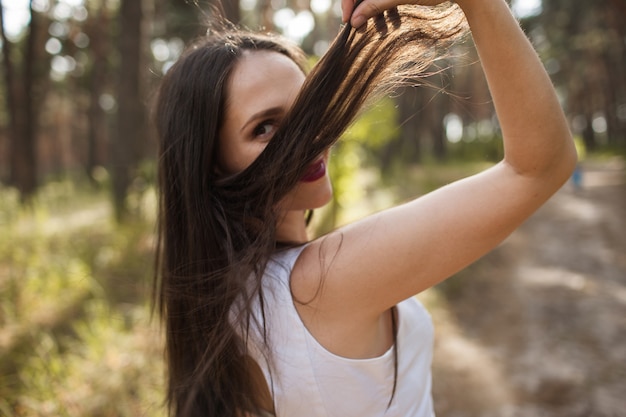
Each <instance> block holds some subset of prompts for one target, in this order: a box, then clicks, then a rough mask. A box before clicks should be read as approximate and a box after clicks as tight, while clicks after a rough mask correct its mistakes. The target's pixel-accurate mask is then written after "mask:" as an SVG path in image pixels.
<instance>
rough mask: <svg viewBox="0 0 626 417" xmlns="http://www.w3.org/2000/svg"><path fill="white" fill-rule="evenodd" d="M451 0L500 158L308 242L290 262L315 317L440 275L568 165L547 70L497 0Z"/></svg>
mask: <svg viewBox="0 0 626 417" xmlns="http://www.w3.org/2000/svg"><path fill="white" fill-rule="evenodd" d="M402 3H406V1H405V2H402V1H397V0H365V1H363V2H362V3H360V4H359V6H358V7H357V8H356V9H355V10H354V12H353V13H352V7H353V6H352V5H353V1H352V0H343V7H344V18H345V19H347V17H348V16H350V14H351V13H352V14H351V17H350V19H351V22H352V23H353V25H354V26H358V25H359V23H360V21H361V20H362V19H363V18H369V17H372V16H373V15H374V14H376V13H377V12H379V11H381V10H385V9H388V8H390V7H393V6H396V5H398V4H402ZM415 3H418V4H434V3H439V2H438V1H430V2H429V3H428V2H415ZM457 3H458V5H459V6H460V7H461V8H462V9H463V11H464V12H465V15H466V17H467V20H468V22H469V25H470V28H471V30H472V35H473V37H474V41H475V44H476V47H477V49H478V52H479V56H480V59H481V63H482V66H483V68H484V71H485V74H486V77H487V81H488V84H489V88H490V91H491V95H492V98H493V101H494V104H495V108H496V112H497V115H498V119H499V122H500V126H501V129H502V133H503V136H504V149H505V156H504V159H503V161H501V162H500V163H499V164H497V165H496V166H494V167H492V168H490V169H488V170H486V171H484V172H482V173H480V174H478V175H475V176H472V177H469V178H466V179H463V180H461V181H458V182H455V183H453V184H450V185H448V186H445V187H442V188H440V189H439V190H436V191H434V192H432V193H430V194H428V195H426V196H423V197H420V198H418V199H416V200H414V201H411V202H409V203H406V204H403V205H401V206H398V207H395V208H392V209H389V210H385V211H383V212H380V213H378V214H375V215H373V216H370V217H368V218H366V219H364V220H361V221H359V222H357V223H354V224H352V225H350V226H347V227H345V228H342V229H339V230H338V231H336V232H334V233H331V234H329V235H327V236H325V237H323V238H321V239H319V240H316V241H314V242H312V243H311V244H310V245H309V246H308V247H307V249H306V250H305V251H304V252H303V254H302V255H301V257H300V259H299V260H298V262H297V264H296V268H295V269H294V273H293V275H292V289H293V291H294V296H295V298H296V299H297V300H313V301H312V302H311V303H310V306H311V307H312V308H314V309H315V310H316V311H317V313H316V314H317V315H318V316H319V318H320V319H321V320H325V317H337V315H341V316H342V317H346V319H347V320H350V319H354V320H359V318H363V317H371V318H375V317H378V316H379V315H380V314H381V313H382V312H383V311H385V310H386V309H388V308H390V307H391V306H393V305H395V304H396V303H398V302H399V301H401V300H403V299H406V298H408V297H410V296H412V295H414V294H417V293H419V292H420V291H423V290H425V289H427V288H429V287H431V286H433V285H435V284H437V283H438V282H440V281H442V280H444V279H446V278H448V277H449V276H451V275H452V274H454V273H456V272H457V271H459V270H460V269H462V268H464V267H465V266H467V265H468V264H470V263H472V262H474V261H475V260H476V259H478V258H479V257H481V256H482V255H484V254H485V253H487V252H488V251H489V250H491V249H492V248H494V247H495V246H496V245H497V244H498V243H500V242H501V241H502V240H503V239H504V238H505V237H506V236H508V235H509V234H510V233H511V232H512V231H513V230H514V229H515V228H516V227H518V226H519V225H520V224H521V223H522V222H523V221H524V220H525V219H526V218H528V217H529V216H530V215H531V214H532V213H533V212H534V211H535V210H536V209H537V208H538V207H540V206H541V205H542V204H543V203H544V202H545V201H546V200H547V199H548V198H549V197H550V196H551V195H552V194H553V193H555V192H556V191H557V190H558V189H559V188H560V187H561V186H562V185H563V183H564V182H565V181H566V180H567V178H568V177H569V176H570V174H571V172H572V170H573V168H574V165H575V163H576V152H575V149H574V146H573V143H572V140H571V136H570V133H569V129H568V127H567V122H566V120H565V117H564V115H563V113H562V111H561V108H560V106H559V103H558V100H557V97H556V94H555V92H554V89H553V87H552V84H551V82H550V79H549V77H548V76H547V74H546V72H545V71H544V69H543V66H542V64H541V62H540V60H539V58H538V57H537V54H536V53H535V51H534V50H533V48H532V46H531V44H530V42H529V41H528V39H527V38H526V36H525V35H524V33H523V32H522V30H521V29H520V27H519V25H518V23H517V21H516V20H515V18H514V17H513V16H512V14H511V12H510V10H509V8H508V6H507V4H506V3H505V1H504V0H458V1H457ZM320 277H322V278H321V279H322V280H323V284H321V287H320ZM320 288H321V289H320Z"/></svg>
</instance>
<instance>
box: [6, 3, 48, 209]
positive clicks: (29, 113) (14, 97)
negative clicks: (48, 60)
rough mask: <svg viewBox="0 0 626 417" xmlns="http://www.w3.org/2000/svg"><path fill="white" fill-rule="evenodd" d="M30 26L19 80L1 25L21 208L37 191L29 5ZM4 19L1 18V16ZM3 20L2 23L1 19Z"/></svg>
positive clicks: (34, 26) (14, 180) (33, 23)
mask: <svg viewBox="0 0 626 417" xmlns="http://www.w3.org/2000/svg"><path fill="white" fill-rule="evenodd" d="M30 14H31V19H30V24H29V26H28V29H29V33H28V35H27V38H26V41H25V45H26V50H25V53H24V55H23V56H24V61H23V67H24V69H23V71H22V78H19V79H18V78H17V77H16V72H15V63H14V61H13V59H12V58H13V56H12V55H11V43H10V42H9V41H8V40H7V39H6V34H5V32H4V21H3V22H2V27H3V29H2V41H3V51H4V60H5V82H6V83H7V104H8V112H9V119H10V122H9V123H10V137H11V139H10V146H9V155H10V156H9V158H10V164H11V167H10V174H9V175H10V177H9V183H10V184H12V185H14V186H15V187H16V188H17V189H18V191H19V193H20V200H21V202H22V203H23V204H25V203H28V202H30V200H31V198H32V196H33V194H34V193H35V190H36V188H37V160H36V144H35V129H36V125H37V120H36V119H37V117H36V113H37V112H36V111H35V106H34V102H33V85H34V82H35V58H36V51H35V47H36V45H37V35H38V30H39V19H38V17H37V16H36V14H35V13H34V12H33V9H32V1H31V3H30ZM2 17H3V18H4V16H2ZM3 20H4V19H3Z"/></svg>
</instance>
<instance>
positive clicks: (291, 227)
mask: <svg viewBox="0 0 626 417" xmlns="http://www.w3.org/2000/svg"><path fill="white" fill-rule="evenodd" d="M276 240H277V241H280V242H293V243H305V242H307V241H308V240H309V238H308V236H307V232H306V224H305V221H304V211H303V210H293V211H288V212H286V213H285V214H284V216H283V217H282V218H281V219H280V222H279V223H278V226H277V227H276Z"/></svg>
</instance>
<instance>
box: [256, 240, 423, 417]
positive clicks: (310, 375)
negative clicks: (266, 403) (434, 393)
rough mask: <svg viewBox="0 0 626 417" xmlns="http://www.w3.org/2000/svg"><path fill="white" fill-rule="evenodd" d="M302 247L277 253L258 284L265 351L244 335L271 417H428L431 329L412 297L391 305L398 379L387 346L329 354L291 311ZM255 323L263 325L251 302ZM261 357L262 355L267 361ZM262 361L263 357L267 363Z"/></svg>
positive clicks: (260, 340) (259, 340)
mask: <svg viewBox="0 0 626 417" xmlns="http://www.w3.org/2000/svg"><path fill="white" fill-rule="evenodd" d="M302 249H303V247H299V248H293V249H289V250H286V251H282V252H280V253H278V254H277V255H275V256H274V257H273V259H272V260H271V261H270V263H269V265H268V267H267V269H266V273H265V277H264V280H263V292H264V294H263V296H264V316H265V325H266V329H267V333H266V334H267V342H268V347H267V348H265V347H264V344H263V336H262V335H261V334H260V333H258V332H257V331H254V330H252V329H251V334H250V338H249V339H248V348H249V354H250V355H251V356H252V357H253V359H255V360H256V362H257V363H258V364H259V366H260V367H261V369H262V370H263V373H264V375H265V379H266V381H267V383H268V387H269V388H270V391H271V392H272V396H273V398H274V404H275V409H276V416H277V417H381V416H398V417H433V416H434V411H433V406H432V397H431V371H430V368H431V360H432V351H433V334H434V332H433V325H432V320H431V318H430V315H429V314H428V312H427V311H426V310H425V308H424V307H423V306H422V305H421V304H420V303H419V301H417V300H416V299H415V298H410V299H407V300H405V301H403V302H401V303H399V304H398V305H397V312H398V322H397V323H398V324H397V338H396V343H397V347H398V373H397V386H396V392H395V395H394V398H393V401H392V403H391V405H389V400H390V399H391V394H392V389H393V381H394V364H393V363H394V353H393V348H391V349H389V350H388V351H387V352H386V353H384V354H383V355H381V356H379V357H377V358H372V359H348V358H343V357H340V356H337V355H335V354H333V353H331V352H329V351H328V350H326V349H325V348H324V347H323V346H321V345H320V344H319V343H318V342H317V340H315V338H314V337H313V336H312V335H311V334H310V333H309V332H308V330H307V329H306V327H305V326H304V324H303V323H302V321H301V320H300V316H299V315H298V312H297V311H296V308H295V306H294V302H293V299H292V296H291V291H290V286H289V277H290V275H291V270H292V268H293V265H294V264H295V261H296V259H297V258H298V256H299V255H300V253H301V251H302ZM254 309H255V317H256V319H257V320H259V322H260V323H263V320H262V313H261V308H260V305H259V303H258V302H257V304H255V305H254ZM267 352H270V354H269V355H268V354H267ZM268 358H269V359H268Z"/></svg>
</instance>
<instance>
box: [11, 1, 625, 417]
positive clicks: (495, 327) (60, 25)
mask: <svg viewBox="0 0 626 417" xmlns="http://www.w3.org/2000/svg"><path fill="white" fill-rule="evenodd" d="M1 4H2V7H1V8H0V11H1V13H0V28H1V29H2V31H1V33H0V35H1V49H2V55H1V57H0V59H1V60H2V66H1V71H0V74H1V75H0V77H1V78H0V92H1V95H0V415H5V416H137V415H142V416H143V415H145V416H162V415H165V414H166V413H165V411H164V409H163V407H162V402H163V381H164V370H163V365H162V357H163V356H162V334H161V333H160V330H159V326H158V323H157V322H158V320H157V319H156V318H152V319H151V316H150V303H149V300H150V293H151V281H150V280H151V278H152V271H153V269H152V262H153V249H154V230H155V225H154V223H155V209H156V206H155V191H154V187H155V174H156V169H155V165H156V164H155V155H156V140H155V137H154V136H155V135H154V131H153V126H152V123H151V121H150V117H151V112H150V106H151V99H152V96H153V93H154V91H155V88H156V87H157V85H158V82H159V80H160V78H161V76H162V75H163V74H164V73H165V72H166V71H167V69H168V68H169V67H170V66H171V65H172V63H173V62H174V61H175V60H176V58H177V57H178V56H179V54H180V53H181V51H182V50H183V49H184V45H185V44H186V43H187V42H188V41H189V40H191V39H193V38H195V37H197V36H200V35H202V33H204V32H205V31H206V22H207V21H209V20H210V18H211V8H210V2H209V1H200V2H193V1H188V0H169V1H167V0H142V1H138V0H30V1H29V0H2V1H1ZM511 6H512V9H513V11H514V13H515V14H516V16H517V17H518V18H519V19H520V21H521V24H522V26H523V27H524V29H525V31H526V33H527V34H528V36H529V37H530V39H531V40H532V42H533V44H534V45H535V47H536V49H537V50H538V52H539V54H540V56H541V59H542V60H543V62H544V65H545V68H546V70H547V71H548V73H549V74H550V76H551V77H552V80H553V82H554V85H555V87H556V90H557V93H558V95H559V98H560V100H561V103H562V105H563V108H564V109H565V112H566V115H567V117H568V120H569V122H570V125H571V129H572V132H573V133H574V136H575V140H576V144H577V148H578V149H579V154H580V159H581V160H580V163H579V169H578V170H577V172H576V173H575V175H574V176H573V177H572V180H571V181H570V182H569V183H568V184H566V185H565V186H564V188H563V189H562V190H561V191H560V192H559V193H558V194H557V195H556V196H555V197H554V198H553V199H552V200H551V201H550V202H549V203H548V204H547V205H546V206H545V207H544V208H542V209H541V210H540V211H539V212H538V213H537V214H536V215H535V216H533V217H532V218H531V219H530V220H529V221H528V222H527V223H526V224H524V225H523V226H522V228H520V230H519V231H517V232H515V233H514V234H513V235H512V236H511V238H509V239H508V240H507V241H506V242H504V243H503V244H502V245H501V246H500V247H498V248H497V249H496V250H495V251H494V252H492V253H491V254H489V255H488V256H486V257H485V258H483V259H482V260H480V261H479V262H478V263H476V264H475V265H473V266H472V267H470V268H469V269H468V270H466V271H463V272H462V273H460V274H459V275H458V276H455V277H453V278H451V279H450V280H448V281H447V282H445V283H444V284H442V285H440V286H438V287H437V288H434V289H432V290H429V291H427V292H425V293H424V294H421V295H420V298H421V299H422V301H423V302H424V303H425V304H427V306H428V307H429V309H430V310H431V312H432V314H433V318H434V320H435V323H436V326H437V342H436V349H435V363H434V396H435V405H436V410H437V412H438V415H439V416H458V417H463V416H505V417H506V416H592V415H593V416H626V411H625V410H626V402H625V401H624V399H623V398H624V393H626V382H625V381H626V186H625V178H626V177H625V171H624V155H625V154H626V2H624V0H596V1H593V2H589V1H581V0H513V2H512V5H511ZM224 11H225V13H226V15H227V17H228V18H229V19H230V20H231V21H233V22H238V23H239V24H241V25H242V26H245V27H248V28H251V29H255V30H256V29H260V30H264V31H271V32H279V33H282V34H284V35H285V36H287V37H289V38H291V39H292V40H293V41H295V42H297V43H299V44H300V45H302V47H303V48H304V49H305V51H306V52H307V53H309V54H310V55H311V57H312V58H311V59H312V61H314V60H315V59H316V57H318V56H320V55H322V54H323V53H324V51H325V50H326V49H327V48H328V45H329V43H330V42H331V41H332V39H333V38H334V36H335V34H336V33H337V32H338V30H339V27H340V24H341V22H340V15H341V13H340V5H339V1H338V0H232V1H231V0H227V1H224ZM438 65H439V68H441V67H445V68H447V69H446V70H445V71H443V72H439V73H438V74H437V75H435V76H432V77H431V78H430V79H429V80H428V83H429V84H430V86H429V87H423V88H407V89H405V90H403V91H398V92H397V94H395V95H394V96H393V97H388V98H385V99H383V100H381V101H380V102H378V103H376V104H375V105H373V106H372V108H371V109H369V110H368V111H367V112H365V113H364V114H363V116H362V117H361V118H360V119H359V120H358V121H357V122H356V123H355V124H354V125H353V126H352V127H351V128H350V129H349V130H348V132H347V133H346V134H345V137H344V138H343V140H342V141H340V142H339V143H338V144H337V145H336V146H335V148H334V150H333V159H332V166H331V174H332V176H333V179H334V184H335V189H336V196H335V199H334V201H333V202H332V203H331V204H330V205H329V206H328V207H327V208H325V209H323V210H321V211H320V212H318V213H316V216H315V219H314V220H315V222H314V229H315V230H314V233H315V234H321V233H324V232H325V231H328V230H330V229H332V228H334V227H336V226H337V225H340V224H344V223H346V222H349V221H351V220H354V219H356V218H359V217H361V216H363V215H366V214H368V213H371V212H373V211H376V210H380V209H382V208H385V207H388V206H390V205H393V204H395V203H398V202H400V201H404V200H406V199H407V198H410V197H414V196H417V195H420V194H423V193H426V192H428V191H430V190H432V189H434V188H437V187H439V186H441V185H443V184H446V183H448V182H450V181H453V180H455V179H458V178H461V177H463V176H466V175H469V174H472V173H475V172H477V171H479V170H481V169H483V168H485V167H487V166H489V165H491V164H493V163H495V162H497V161H498V160H499V159H500V158H501V157H502V145H501V140H500V132H499V129H498V123H497V120H496V119H495V117H494V113H493V107H492V105H491V102H490V98H489V93H488V91H487V88H486V84H485V81H484V78H483V76H482V72H481V69H480V65H479V63H478V62H477V56H476V54H475V52H474V50H473V47H472V45H471V39H467V41H466V42H465V43H463V44H459V45H456V46H455V47H454V48H453V50H452V51H451V53H450V56H449V57H448V58H446V59H445V60H444V61H443V62H440V63H438ZM460 209H461V208H460Z"/></svg>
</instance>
